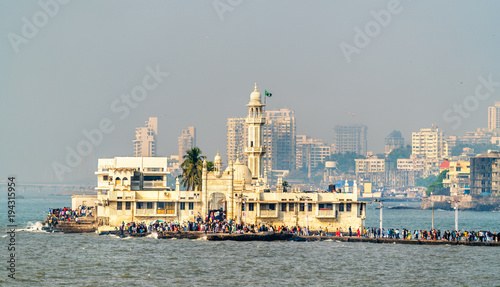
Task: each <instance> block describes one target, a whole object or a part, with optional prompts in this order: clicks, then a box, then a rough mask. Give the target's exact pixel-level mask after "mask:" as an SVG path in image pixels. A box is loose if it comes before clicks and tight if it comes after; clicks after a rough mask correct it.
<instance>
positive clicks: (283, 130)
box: [226, 109, 296, 170]
mask: <svg viewBox="0 0 500 287" xmlns="http://www.w3.org/2000/svg"><path fill="white" fill-rule="evenodd" d="M265 116H266V124H265V125H264V126H263V128H262V134H263V135H262V137H263V143H264V147H265V148H266V153H265V154H264V155H263V157H262V162H263V167H264V168H266V169H267V170H293V169H295V144H296V142H295V132H296V125H295V115H294V112H293V111H291V110H289V109H280V110H279V111H266V112H265ZM245 120H246V118H228V119H227V141H226V153H227V159H228V161H231V160H232V161H233V162H234V161H236V156H237V155H238V156H239V159H240V161H241V162H243V163H246V161H247V155H246V154H245V148H246V147H247V140H248V127H247V124H246V121H245Z"/></svg>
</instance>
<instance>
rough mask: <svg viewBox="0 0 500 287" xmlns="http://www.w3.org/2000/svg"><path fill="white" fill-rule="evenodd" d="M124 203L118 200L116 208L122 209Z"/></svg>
mask: <svg viewBox="0 0 500 287" xmlns="http://www.w3.org/2000/svg"><path fill="white" fill-rule="evenodd" d="M122 205H123V202H121V201H118V202H117V203H116V210H122V208H123V206H122Z"/></svg>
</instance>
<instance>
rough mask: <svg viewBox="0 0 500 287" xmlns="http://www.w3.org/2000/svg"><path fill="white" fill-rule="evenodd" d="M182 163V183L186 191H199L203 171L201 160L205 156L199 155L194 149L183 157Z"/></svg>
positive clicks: (197, 150) (196, 148)
mask: <svg viewBox="0 0 500 287" xmlns="http://www.w3.org/2000/svg"><path fill="white" fill-rule="evenodd" d="M183 159H184V161H183V162H182V164H181V168H182V175H181V177H182V181H181V183H182V184H183V185H184V187H185V188H186V190H201V176H202V174H201V173H202V169H203V160H204V159H206V156H204V155H202V154H201V150H200V149H199V148H198V147H194V148H192V149H190V150H188V151H186V154H185V155H184V156H183Z"/></svg>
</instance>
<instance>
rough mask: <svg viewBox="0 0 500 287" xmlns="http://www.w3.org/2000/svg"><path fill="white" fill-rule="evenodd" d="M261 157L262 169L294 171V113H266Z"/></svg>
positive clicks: (281, 110) (286, 110)
mask: <svg viewBox="0 0 500 287" xmlns="http://www.w3.org/2000/svg"><path fill="white" fill-rule="evenodd" d="M263 133H264V146H266V149H267V151H266V154H265V155H264V157H263V163H264V167H266V168H267V169H268V170H294V169H295V152H296V148H295V145H296V139H295V136H296V134H295V133H296V124H295V112H294V111H292V110H289V109H280V110H279V111H266V124H265V125H264V130H263Z"/></svg>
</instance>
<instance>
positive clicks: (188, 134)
mask: <svg viewBox="0 0 500 287" xmlns="http://www.w3.org/2000/svg"><path fill="white" fill-rule="evenodd" d="M195 146H196V128H195V127H188V128H187V129H184V130H182V134H181V136H180V137H179V163H180V164H182V162H183V161H184V159H183V158H184V154H186V151H188V150H190V149H192V148H194V147H195Z"/></svg>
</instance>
